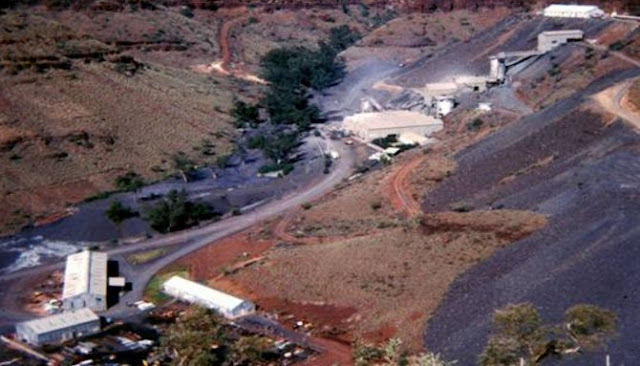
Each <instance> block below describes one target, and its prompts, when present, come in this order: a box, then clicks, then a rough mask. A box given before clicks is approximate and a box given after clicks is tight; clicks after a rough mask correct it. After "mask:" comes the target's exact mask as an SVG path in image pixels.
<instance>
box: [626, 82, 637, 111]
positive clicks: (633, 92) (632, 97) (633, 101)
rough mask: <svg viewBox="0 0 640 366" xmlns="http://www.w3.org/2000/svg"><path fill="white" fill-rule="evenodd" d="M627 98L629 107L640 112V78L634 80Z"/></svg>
mask: <svg viewBox="0 0 640 366" xmlns="http://www.w3.org/2000/svg"><path fill="white" fill-rule="evenodd" d="M625 99H626V100H627V101H628V103H627V105H628V106H629V108H631V109H632V110H633V111H634V112H640V79H639V80H636V81H634V82H633V84H632V85H631V88H629V94H628V95H627V97H626V98H625Z"/></svg>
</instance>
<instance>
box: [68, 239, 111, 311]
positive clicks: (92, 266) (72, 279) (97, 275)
mask: <svg viewBox="0 0 640 366" xmlns="http://www.w3.org/2000/svg"><path fill="white" fill-rule="evenodd" d="M107 260H108V255H107V253H101V252H93V251H90V250H84V251H82V252H80V253H75V254H72V255H70V256H68V257H67V264H66V267H65V271H64V287H63V289H62V308H63V309H64V310H65V311H66V310H74V309H82V308H89V309H91V310H93V311H105V310H107Z"/></svg>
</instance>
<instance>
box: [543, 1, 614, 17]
mask: <svg viewBox="0 0 640 366" xmlns="http://www.w3.org/2000/svg"><path fill="white" fill-rule="evenodd" d="M542 15H544V16H545V17H552V18H584V19H588V18H600V17H603V16H604V15H605V13H604V11H602V9H600V8H599V7H597V6H595V5H565V4H552V5H549V6H547V7H546V8H544V10H543V11H542Z"/></svg>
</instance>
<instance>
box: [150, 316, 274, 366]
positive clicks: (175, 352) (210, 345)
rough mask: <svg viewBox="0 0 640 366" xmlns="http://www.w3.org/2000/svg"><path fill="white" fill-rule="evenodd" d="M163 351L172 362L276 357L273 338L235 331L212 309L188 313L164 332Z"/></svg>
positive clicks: (188, 364) (197, 364) (190, 365)
mask: <svg viewBox="0 0 640 366" xmlns="http://www.w3.org/2000/svg"><path fill="white" fill-rule="evenodd" d="M160 347H161V351H162V352H163V353H164V354H165V355H166V357H167V358H168V359H169V360H170V361H169V364H170V365H184V366H201V365H202V366H207V365H221V366H225V365H258V364H262V363H264V362H265V361H268V360H270V359H272V358H273V357H274V354H272V353H270V350H269V348H268V347H269V340H268V339H266V338H262V337H256V336H237V335H234V334H231V333H230V332H229V331H228V330H227V328H226V327H225V324H224V322H223V320H222V319H220V317H218V316H217V315H216V314H214V313H213V312H212V311H210V310H204V309H195V310H194V311H192V312H189V313H186V314H184V315H183V316H182V317H181V318H179V319H178V320H177V321H176V323H175V324H172V325H171V326H170V327H169V329H167V330H166V332H164V335H163V337H162V338H161V339H160Z"/></svg>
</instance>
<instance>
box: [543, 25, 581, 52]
mask: <svg viewBox="0 0 640 366" xmlns="http://www.w3.org/2000/svg"><path fill="white" fill-rule="evenodd" d="M583 38H584V32H583V31H581V30H579V29H574V30H559V31H547V32H542V33H540V34H538V51H539V52H542V53H545V52H549V51H551V50H553V49H554V48H556V47H558V46H560V45H563V44H565V43H568V42H571V41H581V40H582V39H583Z"/></svg>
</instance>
